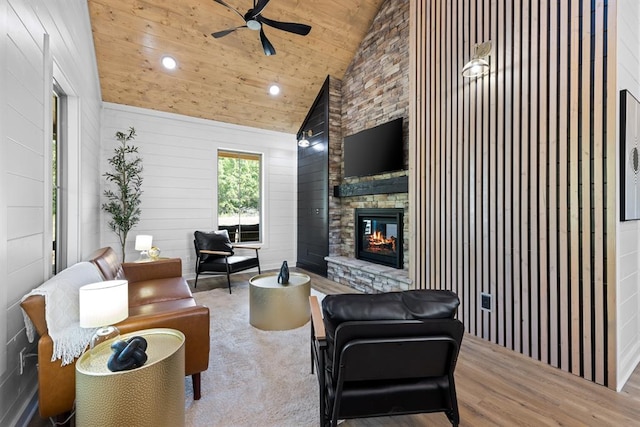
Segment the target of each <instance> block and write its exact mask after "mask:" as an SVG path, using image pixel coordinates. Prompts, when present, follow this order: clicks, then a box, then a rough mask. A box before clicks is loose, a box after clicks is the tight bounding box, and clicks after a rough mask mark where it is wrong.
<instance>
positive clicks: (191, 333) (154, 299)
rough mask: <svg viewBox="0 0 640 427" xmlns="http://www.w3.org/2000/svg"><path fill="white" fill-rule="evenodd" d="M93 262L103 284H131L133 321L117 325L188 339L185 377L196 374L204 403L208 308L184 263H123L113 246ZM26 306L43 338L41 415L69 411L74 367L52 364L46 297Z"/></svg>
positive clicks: (40, 347)
mask: <svg viewBox="0 0 640 427" xmlns="http://www.w3.org/2000/svg"><path fill="white" fill-rule="evenodd" d="M89 261H90V262H92V263H93V264H95V265H96V267H97V268H98V269H99V271H100V273H101V274H102V276H103V278H104V280H113V279H126V280H127V281H128V282H129V317H128V318H127V319H125V320H123V321H122V322H120V323H118V324H116V326H117V327H118V329H119V330H120V332H121V333H127V332H133V331H137V330H141V329H148V328H173V329H177V330H179V331H181V332H182V333H183V334H184V335H185V337H186V342H185V375H191V377H192V379H193V395H194V399H196V400H197V399H200V373H201V372H203V371H206V370H207V368H208V367H209V309H208V308H207V307H205V306H202V305H197V304H196V302H195V300H194V298H193V296H192V294H191V290H190V289H189V285H188V284H187V282H186V280H185V279H184V278H183V277H182V261H181V260H180V259H179V258H175V259H162V260H158V261H154V262H147V263H123V264H121V263H120V262H119V260H118V257H117V255H116V253H115V252H114V251H113V249H111V248H109V247H107V248H102V249H99V250H97V251H96V252H94V253H93V254H92V255H91V257H90V258H89ZM21 306H22V308H23V309H24V311H25V312H26V313H27V315H28V316H29V318H30V319H31V321H32V322H33V324H34V327H35V329H36V331H37V333H38V335H39V336H40V339H39V341H38V365H39V366H38V381H39V391H38V394H39V410H40V416H41V417H43V418H46V417H53V416H57V415H60V414H64V413H67V412H70V411H71V410H72V409H73V405H74V400H75V363H72V364H69V365H65V366H62V363H61V361H60V360H55V361H51V356H52V354H53V343H52V341H51V337H50V336H49V335H48V333H47V332H48V330H47V323H46V320H45V301H44V297H43V296H40V295H32V296H29V297H28V298H26V299H25V300H24V301H23V302H22V303H21ZM150 392H152V391H150Z"/></svg>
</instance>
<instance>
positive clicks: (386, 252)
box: [354, 209, 404, 268]
mask: <svg viewBox="0 0 640 427" xmlns="http://www.w3.org/2000/svg"><path fill="white" fill-rule="evenodd" d="M403 212H404V211H403V209H356V210H355V222H354V224H355V232H356V236H355V241H356V258H358V259H362V260H365V261H370V262H374V263H376V264H382V265H387V266H390V267H394V268H402V267H403V256H402V244H403V243H402V228H403V224H402V215H403Z"/></svg>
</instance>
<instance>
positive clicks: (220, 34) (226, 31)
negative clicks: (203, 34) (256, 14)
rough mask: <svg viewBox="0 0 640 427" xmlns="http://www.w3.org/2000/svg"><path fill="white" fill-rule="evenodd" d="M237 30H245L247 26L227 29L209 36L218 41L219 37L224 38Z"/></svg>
mask: <svg viewBox="0 0 640 427" xmlns="http://www.w3.org/2000/svg"><path fill="white" fill-rule="evenodd" d="M239 28H247V26H246V25H241V26H239V27H235V28H229V29H227V30H222V31H216V32H215V33H211V35H212V36H213V38H214V39H219V38H220V37H224V36H226V35H227V34H230V33H233V32H234V31H235V30H237V29H239Z"/></svg>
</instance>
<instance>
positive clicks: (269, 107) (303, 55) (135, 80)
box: [89, 0, 383, 133]
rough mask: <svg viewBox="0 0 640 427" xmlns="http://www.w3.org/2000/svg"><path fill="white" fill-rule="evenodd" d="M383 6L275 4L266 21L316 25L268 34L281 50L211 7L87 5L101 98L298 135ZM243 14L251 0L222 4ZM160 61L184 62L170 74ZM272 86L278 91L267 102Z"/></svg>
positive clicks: (117, 0) (199, 3)
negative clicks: (269, 50)
mask: <svg viewBox="0 0 640 427" xmlns="http://www.w3.org/2000/svg"><path fill="white" fill-rule="evenodd" d="M382 1H383V0H350V1H346V2H343V1H340V0H272V1H270V2H269V4H267V6H266V7H265V9H264V10H263V13H262V15H263V16H265V17H267V18H269V19H271V20H275V21H284V22H299V23H304V24H307V25H310V26H311V27H312V30H311V32H310V33H309V35H307V36H304V37H303V36H299V35H296V34H291V33H287V32H284V31H281V30H277V29H274V28H271V27H267V26H265V27H264V28H265V30H264V31H265V34H266V35H267V37H268V38H269V40H270V41H271V43H272V44H273V46H274V47H275V49H276V55H273V56H266V55H265V54H264V52H263V50H262V45H261V43H260V38H259V33H258V32H256V31H252V30H249V29H246V28H244V29H240V30H238V31H235V32H234V33H232V34H230V35H227V36H226V37H223V38H219V39H214V38H213V37H212V36H211V33H212V32H215V31H220V30H224V29H227V28H232V27H236V26H240V25H243V24H244V22H243V21H242V19H241V18H240V16H238V14H236V13H235V12H233V11H231V10H229V9H227V8H226V7H224V6H222V5H220V4H219V3H216V2H214V1H213V0H89V10H90V14H91V25H92V29H93V38H94V43H95V49H96V56H97V62H98V72H99V75H100V84H101V89H102V98H103V100H104V101H106V102H113V103H118V104H125V105H131V106H136V107H142V108H149V109H153V110H160V111H166V112H172V113H178V114H183V115H187V116H193V117H200V118H205V119H211V120H217V121H221V122H227V123H234V124H239V125H246V126H252V127H257V128H262V129H268V130H274V131H281V132H287V133H295V132H297V131H298V129H299V127H300V125H301V124H302V121H303V120H304V118H305V115H306V114H307V111H308V110H309V108H310V107H311V104H312V102H313V100H314V99H315V96H316V95H317V93H318V91H319V90H320V88H321V86H322V83H323V82H324V79H325V78H326V76H327V75H332V76H334V77H338V78H342V77H343V75H344V73H345V71H346V69H347V67H348V66H349V63H350V62H351V59H352V58H353V55H354V53H355V51H356V50H357V48H358V46H359V45H360V42H361V41H362V38H363V37H364V36H365V35H366V33H367V31H368V29H369V26H370V24H371V22H372V21H373V18H374V17H375V15H376V13H377V12H378V10H379V8H380V5H381V3H382ZM226 3H227V4H229V5H230V6H231V7H234V8H236V9H237V10H238V11H239V12H240V13H241V14H244V13H246V11H247V10H249V9H250V8H252V7H253V1H252V0H226ZM164 55H171V56H173V57H174V58H175V59H176V60H177V61H178V67H177V69H175V70H173V71H167V70H164V69H163V67H162V66H161V64H160V61H161V58H162V57H163V56H164ZM272 83H277V84H278V85H279V86H280V87H281V93H280V94H279V95H278V96H275V97H274V96H271V95H269V93H268V88H269V86H270V85H271V84H272Z"/></svg>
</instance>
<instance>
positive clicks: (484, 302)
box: [480, 292, 491, 311]
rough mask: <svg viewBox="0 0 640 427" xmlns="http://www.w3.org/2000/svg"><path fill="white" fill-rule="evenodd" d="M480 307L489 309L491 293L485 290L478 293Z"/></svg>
mask: <svg viewBox="0 0 640 427" xmlns="http://www.w3.org/2000/svg"><path fill="white" fill-rule="evenodd" d="M480 308H481V309H482V310H487V311H491V294H487V293H485V292H481V293H480Z"/></svg>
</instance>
